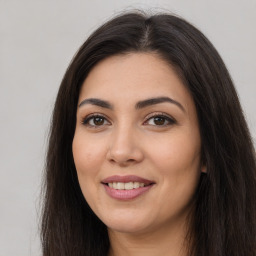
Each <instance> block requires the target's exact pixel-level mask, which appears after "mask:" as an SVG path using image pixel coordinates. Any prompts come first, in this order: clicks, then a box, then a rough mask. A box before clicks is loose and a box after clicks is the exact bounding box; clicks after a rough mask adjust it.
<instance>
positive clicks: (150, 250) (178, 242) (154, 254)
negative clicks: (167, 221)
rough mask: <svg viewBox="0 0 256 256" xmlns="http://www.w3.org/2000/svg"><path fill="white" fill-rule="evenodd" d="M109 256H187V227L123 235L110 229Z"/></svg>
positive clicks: (179, 225) (180, 225) (181, 226)
mask: <svg viewBox="0 0 256 256" xmlns="http://www.w3.org/2000/svg"><path fill="white" fill-rule="evenodd" d="M108 232H109V239H110V245H111V246H110V251H109V256H119V255H122V256H145V255H147V256H160V255H161V256H167V255H168V256H170V255H171V256H187V255H188V254H187V243H186V239H185V238H186V234H187V232H186V227H185V224H184V223H180V224H177V223H176V225H175V227H168V226H166V225H165V226H164V227H161V228H158V229H157V230H156V231H155V232H152V231H150V232H149V231H148V232H141V233H136V234H135V233H122V232H118V231H114V230H111V229H109V230H108Z"/></svg>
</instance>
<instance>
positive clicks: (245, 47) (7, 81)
mask: <svg viewBox="0 0 256 256" xmlns="http://www.w3.org/2000/svg"><path fill="white" fill-rule="evenodd" d="M131 8H143V9H146V10H155V9H159V10H163V9H166V10H170V11H172V12H174V13H176V14H179V15H181V16H183V17H184V18H186V19H187V20H188V21H190V22H192V23H193V24H194V25H196V26H197V27H198V28H199V29H200V30H201V31H203V32H204V33H205V35H206V36H207V37H208V38H209V39H210V40H211V41H212V42H213V44H214V45H215V47H216V48H217V50H218V51H219V52H220V54H221V56H222V57H223V59H224V61H225V63H226V65H227V67H228V69H229V71H230V73H231V76H232V77H233V80H234V82H235V85H236V87H237V90H238V93H239V95H240V99H241V103H242V106H243V108H244V111H245V115H246V117H247V120H248V123H249V126H250V129H251V132H252V135H253V137H254V141H255V138H256V117H255V106H256V103H255V98H256V85H255V81H256V72H255V60H256V50H255V46H256V0H244V1H242V0H239V1H238V0H227V1H225V0H214V1H210V0H179V1H178V0H177V1H175V0H168V1H167V0H166V1H164V0H162V1H153V0H148V1H129V0H126V1H123V0H118V1H117V0H116V1H115V0H105V1H104V0H94V1H92V0H91V1H89V0H85V1H65V0H62V1H60V0H59V1H36V0H33V1H32V0H31V1H28V0H23V1H20V0H16V1H12V0H6V1H3V0H2V1H1V0H0V89H1V90H0V111H1V115H0V118H1V119H0V120H1V133H0V139H1V143H0V160H1V161H0V164H1V168H0V170H1V175H0V256H7V255H8V256H28V255H34V256H37V255H41V253H40V246H39V238H38V215H39V202H40V183H41V177H42V169H43V165H44V156H45V148H46V141H47V132H48V127H49V120H50V115H51V110H52V107H53V104H54V99H55V96H56V93H57V90H58V86H59V84H60V81H61V79H62V76H63V74H64V72H65V70H66V68H67V65H68V63H69V61H70V60H71V58H72V56H73V55H74V53H75V52H76V50H77V49H78V47H79V46H80V45H81V44H82V42H83V41H84V40H85V39H86V37H87V36H88V35H89V34H90V33H91V32H92V31H93V30H94V29H95V28H97V26H99V25H100V24H102V22H104V21H105V20H107V19H108V18H109V17H111V16H113V15H114V14H116V13H118V12H120V11H121V10H124V9H126V10H129V9H131Z"/></svg>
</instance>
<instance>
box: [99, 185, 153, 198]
mask: <svg viewBox="0 0 256 256" xmlns="http://www.w3.org/2000/svg"><path fill="white" fill-rule="evenodd" d="M103 185H104V188H105V190H106V192H107V194H108V195H109V196H110V197H112V198H114V199H119V200H131V199H134V198H137V197H139V196H140V195H142V194H144V193H146V192H147V191H149V190H150V189H151V188H152V187H153V184H152V185H149V186H146V187H140V188H134V189H130V190H124V189H114V188H111V187H109V186H108V185H106V184H103Z"/></svg>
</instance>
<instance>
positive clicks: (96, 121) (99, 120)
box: [92, 116, 104, 125]
mask: <svg viewBox="0 0 256 256" xmlns="http://www.w3.org/2000/svg"><path fill="white" fill-rule="evenodd" d="M92 122H93V124H94V125H103V124H104V118H102V117H98V116H96V117H94V118H93V119H92Z"/></svg>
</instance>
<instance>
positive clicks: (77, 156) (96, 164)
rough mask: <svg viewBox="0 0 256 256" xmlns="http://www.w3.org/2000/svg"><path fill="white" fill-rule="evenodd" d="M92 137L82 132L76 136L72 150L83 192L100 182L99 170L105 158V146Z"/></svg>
mask: <svg viewBox="0 0 256 256" xmlns="http://www.w3.org/2000/svg"><path fill="white" fill-rule="evenodd" d="M91 140H92V139H90V138H88V137H87V136H84V135H83V134H81V133H76V134H75V136H74V140H73V144H72V150H73V157H74V162H75V166H76V171H77V175H78V180H79V183H80V186H81V189H82V191H83V193H84V192H85V189H86V190H87V189H89V188H90V189H93V185H94V184H97V183H98V182H99V177H98V175H99V172H100V169H101V166H102V164H103V162H104V159H105V151H106V150H105V148H106V147H105V146H104V145H103V144H102V142H97V143H96V142H95V140H94V139H93V141H91Z"/></svg>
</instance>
